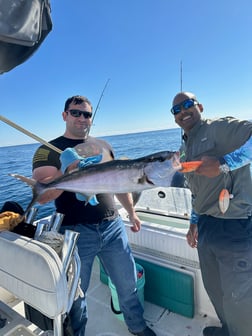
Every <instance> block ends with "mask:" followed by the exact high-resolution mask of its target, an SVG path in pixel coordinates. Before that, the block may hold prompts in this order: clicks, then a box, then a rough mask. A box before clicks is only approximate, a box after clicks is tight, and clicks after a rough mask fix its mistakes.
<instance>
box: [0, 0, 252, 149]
mask: <svg viewBox="0 0 252 336" xmlns="http://www.w3.org/2000/svg"><path fill="white" fill-rule="evenodd" d="M51 7H52V20H53V30H52V32H51V33H50V34H49V35H48V37H47V38H46V40H45V41H44V43H43V44H42V46H41V47H40V48H39V49H38V51H37V52H36V53H35V54H34V55H33V56H32V57H31V58H30V59H29V60H27V61H26V62H25V63H23V64H22V65H20V66H18V67H16V68H15V69H13V70H12V71H10V72H7V73H5V74H3V75H0V92H1V115H3V116H5V117H6V118H8V119H10V120H12V121H13V122H15V123H17V124H18V125H20V126H22V127H24V128H26V129H27V130H29V131H30V132H32V133H34V134H36V135H38V136H40V137H41V138H43V139H45V140H46V141H48V140H49V139H51V138H54V137H56V136H58V135H60V134H62V133H63V132H64V129H65V123H64V122H63V121H62V117H61V112H62V110H63V106H64V102H65V100H66V98H68V97H70V96H72V95H75V94H81V95H86V96H87V97H88V98H89V99H90V100H91V101H92V103H93V105H94V107H96V105H97V103H98V100H99V98H100V95H101V92H102V90H103V88H104V85H105V83H106V81H107V80H108V79H110V81H109V84H108V86H107V88H106V90H105V93H104V96H103V97H102V100H101V103H100V107H99V109H98V111H97V115H96V117H95V121H94V126H93V128H92V130H91V135H94V136H102V135H110V134H123V133H128V132H140V131H146V130H153V129H165V128H174V127H177V126H176V124H175V123H174V120H173V117H172V115H171V114H170V112H169V111H170V107H171V101H172V99H173V96H174V95H175V94H176V93H177V92H179V91H180V63H181V61H182V64H183V90H184V91H192V92H194V93H195V94H196V95H197V97H198V100H199V101H200V102H201V103H203V105H204V108H205V111H204V116H205V117H219V116H224V115H232V116H235V117H239V118H243V119H251V116H252V114H251V106H252V93H251V92H252V40H251V32H252V20H251V12H252V3H251V0H241V1H234V0H218V1H217V0H215V1H204V0H190V1H188V0H61V1H58V0H52V1H51ZM32 142H34V140H33V139H30V138H29V137H27V136H26V135H23V134H22V133H20V132H19V131H17V130H15V129H12V128H11V127H10V126H8V125H6V124H4V123H3V122H0V146H5V145H16V144H23V143H32Z"/></svg>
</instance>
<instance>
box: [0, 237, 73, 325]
mask: <svg viewBox="0 0 252 336" xmlns="http://www.w3.org/2000/svg"><path fill="white" fill-rule="evenodd" d="M0 255H1V258H0V286H1V287H3V288H5V289H6V290H7V291H9V292H11V293H12V294H14V295H15V296H16V297H18V298H19V299H20V300H23V301H24V302H26V303H27V304H29V305H30V306H32V307H33V308H35V309H37V310H38V311H40V312H41V313H42V314H44V315H45V316H47V317H49V318H51V319H53V320H54V321H55V320H57V319H58V318H59V316H62V315H63V314H64V313H66V312H67V309H68V307H69V289H68V283H67V276H66V274H65V272H64V270H63V265H62V262H61V260H60V258H59V256H58V254H57V253H56V252H55V251H54V250H53V249H52V248H51V247H50V246H49V245H46V244H44V243H42V242H39V241H36V240H33V239H30V238H27V237H24V236H21V235H18V234H16V233H13V232H9V231H3V232H1V233H0Z"/></svg>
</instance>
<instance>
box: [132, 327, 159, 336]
mask: <svg viewBox="0 0 252 336" xmlns="http://www.w3.org/2000/svg"><path fill="white" fill-rule="evenodd" d="M129 332H130V333H131V334H132V335H136V336H157V335H156V334H155V333H154V331H152V330H151V329H150V328H149V327H146V328H145V329H144V330H142V331H139V332H137V333H134V332H132V331H130V330H129Z"/></svg>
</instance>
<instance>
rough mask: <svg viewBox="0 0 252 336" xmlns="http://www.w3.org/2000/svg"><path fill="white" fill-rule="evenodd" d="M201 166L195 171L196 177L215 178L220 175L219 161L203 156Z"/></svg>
mask: <svg viewBox="0 0 252 336" xmlns="http://www.w3.org/2000/svg"><path fill="white" fill-rule="evenodd" d="M201 160H202V164H201V165H200V166H199V168H197V169H196V170H195V173H196V174H198V175H204V176H207V177H216V176H218V175H220V161H219V160H218V159H217V158H215V157H212V156H203V157H202V158H201Z"/></svg>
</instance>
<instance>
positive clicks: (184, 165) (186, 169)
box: [179, 161, 202, 173]
mask: <svg viewBox="0 0 252 336" xmlns="http://www.w3.org/2000/svg"><path fill="white" fill-rule="evenodd" d="M201 164H202V161H189V162H181V163H180V165H181V168H180V169H179V171H180V172H181V173H190V172H193V171H195V170H196V169H198V168H199V166H200V165H201Z"/></svg>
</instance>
